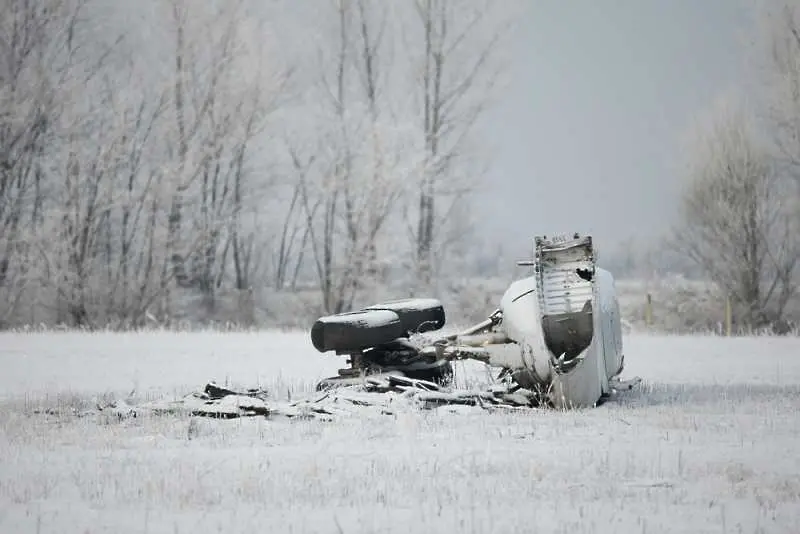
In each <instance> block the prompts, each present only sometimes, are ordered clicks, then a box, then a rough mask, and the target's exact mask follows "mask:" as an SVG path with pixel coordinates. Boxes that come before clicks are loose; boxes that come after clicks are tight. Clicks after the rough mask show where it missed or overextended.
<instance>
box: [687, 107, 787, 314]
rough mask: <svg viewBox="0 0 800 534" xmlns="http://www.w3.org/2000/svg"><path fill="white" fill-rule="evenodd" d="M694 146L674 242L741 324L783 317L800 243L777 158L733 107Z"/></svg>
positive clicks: (722, 110)
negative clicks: (733, 309) (727, 298)
mask: <svg viewBox="0 0 800 534" xmlns="http://www.w3.org/2000/svg"><path fill="white" fill-rule="evenodd" d="M692 145H693V147H694V150H695V151H694V152H693V153H692V154H691V158H690V166H689V174H688V178H689V183H688V184H687V186H686V188H685V191H684V196H683V200H682V205H681V218H680V224H679V225H678V227H677V228H676V230H675V233H674V236H673V244H674V245H675V246H676V247H677V249H678V250H680V251H682V252H683V253H684V254H685V255H686V256H687V257H688V258H690V259H691V260H692V261H693V262H695V263H696V264H697V265H698V267H700V268H701V269H702V270H703V271H704V272H705V274H706V275H707V276H708V277H709V278H710V279H711V280H712V281H713V282H715V283H716V284H717V285H718V286H719V287H720V288H722V289H723V290H724V291H725V292H727V294H728V295H729V296H730V297H731V299H732V301H733V303H734V305H735V306H736V312H737V314H736V315H737V322H738V324H740V325H741V326H742V327H759V326H763V325H766V324H770V323H773V322H775V321H779V320H781V319H782V317H783V314H784V311H785V308H786V304H787V303H788V301H789V299H790V298H791V297H792V296H793V295H794V294H795V293H796V291H797V284H798V260H799V259H800V246H799V244H798V240H797V239H796V237H795V235H796V234H795V232H796V230H797V228H796V226H795V225H794V221H793V217H791V215H792V213H791V211H790V207H791V205H790V204H789V203H787V196H786V194H785V193H786V190H785V188H784V187H783V182H782V181H781V180H780V179H779V176H778V174H777V173H776V172H775V166H774V165H773V161H772V160H771V158H770V156H769V154H768V153H767V152H766V150H765V149H764V148H763V147H762V146H761V145H759V143H758V142H757V141H756V134H755V131H754V130H753V128H752V125H751V122H750V119H749V118H748V116H747V115H746V113H745V112H744V111H742V110H741V109H739V108H735V107H732V106H719V107H717V108H715V109H714V111H713V114H712V115H711V118H710V122H709V123H708V124H707V125H704V126H703V127H701V128H699V129H698V131H697V132H696V136H695V138H694V139H693V143H692Z"/></svg>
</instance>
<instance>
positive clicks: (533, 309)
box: [484, 268, 623, 408]
mask: <svg viewBox="0 0 800 534" xmlns="http://www.w3.org/2000/svg"><path fill="white" fill-rule="evenodd" d="M572 272H574V269H573V270H572ZM565 273H566V274H565ZM560 274H561V275H563V276H560V278H558V282H557V283H553V284H551V285H550V286H548V284H547V280H546V279H545V280H544V283H543V278H545V277H542V276H531V277H528V278H524V279H521V280H518V281H516V282H514V283H512V284H511V286H510V287H509V288H508V289H507V290H506V292H505V294H504V295H503V298H502V300H501V304H500V311H501V312H502V323H501V324H500V325H499V330H500V332H501V333H502V334H503V335H504V337H505V338H506V339H507V341H508V342H505V343H492V344H486V345H484V348H485V349H486V351H487V352H488V354H489V362H488V363H489V364H490V365H492V366H498V367H503V368H507V369H510V370H511V371H512V372H513V373H515V379H516V380H517V381H518V382H520V383H521V384H522V385H523V386H524V387H534V386H539V387H542V386H543V387H544V388H546V390H547V391H548V396H549V398H550V400H551V402H552V403H553V405H554V406H556V407H558V408H580V407H587V406H593V405H595V404H596V403H597V402H598V401H599V400H600V399H601V398H602V397H603V396H604V395H606V394H608V393H609V390H610V387H609V381H610V380H611V379H612V378H614V377H615V376H617V375H619V373H620V372H621V371H622V363H623V360H622V329H621V323H620V315H619V304H618V301H617V296H616V290H615V287H614V279H613V277H612V276H611V274H610V273H609V272H608V271H605V270H603V269H600V268H595V269H594V276H593V278H592V280H591V281H586V280H582V279H580V278H579V277H577V276H575V277H573V276H572V275H571V274H570V273H569V271H568V270H564V272H563V273H560ZM559 294H561V298H560V297H559ZM576 299H577V300H576ZM587 300H588V301H590V302H591V309H592V319H591V320H592V323H591V324H592V331H591V341H590V342H589V343H588V346H587V347H586V348H585V350H583V351H582V353H581V354H580V355H579V356H578V358H579V363H577V365H575V366H574V367H572V368H570V370H568V371H566V372H557V366H558V362H557V359H558V357H559V356H560V355H559V354H554V353H553V352H552V351H551V350H550V349H549V348H548V345H547V343H546V336H545V331H544V325H543V318H544V316H546V315H548V313H547V312H550V313H561V314H564V313H570V312H573V311H580V308H578V309H574V308H573V309H570V306H571V305H573V304H575V303H580V302H583V303H585V302H586V301H587ZM565 306H566V307H565ZM543 308H544V309H543Z"/></svg>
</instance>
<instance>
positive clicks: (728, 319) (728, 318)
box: [725, 295, 733, 337]
mask: <svg viewBox="0 0 800 534" xmlns="http://www.w3.org/2000/svg"><path fill="white" fill-rule="evenodd" d="M732 323H733V310H732V309H731V296H730V295H725V335H726V336H728V337H730V335H731V330H732V327H733V324H732Z"/></svg>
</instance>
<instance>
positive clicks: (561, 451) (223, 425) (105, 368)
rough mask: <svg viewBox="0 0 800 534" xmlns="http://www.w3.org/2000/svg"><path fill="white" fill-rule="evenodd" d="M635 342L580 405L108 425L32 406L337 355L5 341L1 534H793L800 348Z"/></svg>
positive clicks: (271, 373) (233, 378)
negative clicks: (616, 391)
mask: <svg viewBox="0 0 800 534" xmlns="http://www.w3.org/2000/svg"><path fill="white" fill-rule="evenodd" d="M625 341H626V354H627V357H626V362H627V372H626V375H627V376H633V375H638V376H641V377H642V378H643V379H645V384H644V385H643V386H642V387H641V388H640V390H639V391H636V392H632V393H629V394H627V395H625V396H624V397H621V398H619V399H618V400H616V401H614V402H610V403H608V404H606V405H604V406H601V407H599V408H596V409H592V410H585V411H580V412H567V413H558V412H552V411H551V412H548V411H543V412H528V413H524V414H501V413H494V414H489V413H482V412H475V411H470V410H467V411H459V412H457V413H451V412H449V411H447V410H441V411H439V412H425V413H415V412H400V413H398V414H397V415H392V416H358V415H356V416H352V417H346V418H344V419H341V420H338V421H336V422H329V423H324V422H319V421H293V422H292V421H284V420H281V421H271V420H264V419H249V420H237V421H215V420H208V419H189V418H185V417H139V418H136V419H130V420H126V421H123V422H115V421H99V422H98V420H96V419H89V418H87V419H77V418H71V417H67V416H47V417H46V416H36V415H32V414H31V413H30V411H31V408H32V407H34V406H38V405H48V406H51V407H53V406H57V405H59V404H67V405H75V404H82V403H86V402H89V401H90V400H91V399H92V397H93V396H95V395H104V394H116V395H119V394H127V393H128V392H129V391H130V390H131V389H134V387H136V388H137V391H138V392H139V395H140V396H142V397H153V396H158V395H175V394H183V393H185V392H186V391H188V390H191V389H194V388H198V387H201V386H202V385H203V384H204V383H205V381H206V380H209V379H216V380H218V381H219V382H225V381H226V380H227V381H228V382H229V383H231V384H238V385H252V384H255V383H256V382H258V383H260V384H261V385H264V386H266V387H268V388H272V389H273V390H274V391H275V393H276V395H278V396H280V397H284V398H285V397H286V396H287V395H288V394H289V393H290V392H291V394H293V395H295V396H296V395H302V394H304V393H307V392H308V391H309V390H310V388H311V387H312V385H313V383H314V382H315V380H317V379H318V378H320V377H322V376H327V375H330V374H331V373H333V372H335V370H336V369H337V368H338V366H339V364H340V363H341V361H340V360H339V359H338V358H336V357H332V356H322V355H319V354H317V353H316V352H315V351H314V350H313V348H311V347H310V344H309V343H308V341H307V336H306V335H305V334H304V333H298V334H292V333H280V334H270V333H260V334H259V333H247V334H214V333H195V334H188V333H187V334H169V333H163V332H161V333H152V334H135V335H134V334H72V333H60V334H5V335H0V391H2V394H3V397H4V398H3V401H2V406H0V532H4V533H5V532H9V533H11V532H20V533H24V532H54V533H56V532H57V533H73V532H74V533H85V532H89V533H96V532H114V533H122V532H149V533H156V532H165V533H166V532H169V533H175V532H226V533H231V532H256V531H257V532H332V533H336V532H343V533H350V532H401V533H409V532H426V533H427V532H537V533H538V532H563V533H565V534H566V533H569V534H573V533H579V532H594V533H603V532H614V533H615V534H618V533H623V532H624V533H640V532H647V533H654V532H692V533H704V532H708V533H725V532H727V533H733V532H745V533H756V532H800V453H798V452H797V451H799V450H800V418H798V415H797V414H798V410H800V339H796V338H738V339H725V338H717V337H713V336H708V337H666V336H664V337H656V336H642V335H634V336H629V337H627V338H626V340H625ZM459 369H460V370H462V371H463V373H462V374H466V375H468V376H469V378H470V379H471V380H475V379H477V378H479V377H480V374H481V368H480V366H475V365H464V366H461V367H459ZM463 378H464V377H463V376H462V379H463Z"/></svg>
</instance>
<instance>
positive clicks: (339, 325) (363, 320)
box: [311, 310, 405, 352]
mask: <svg viewBox="0 0 800 534" xmlns="http://www.w3.org/2000/svg"><path fill="white" fill-rule="evenodd" d="M404 334H405V333H404V330H403V325H402V323H401V321H400V317H399V316H398V315H397V314H396V313H395V312H393V311H391V310H361V311H355V312H348V313H340V314H337V315H329V316H326V317H321V318H319V319H317V321H316V322H315V323H314V325H313V326H312V327H311V343H312V344H313V345H314V348H315V349H317V350H318V351H320V352H327V351H336V352H357V351H360V350H364V349H368V348H370V347H375V346H376V345H380V344H382V343H388V342H390V341H392V340H395V339H397V338H398V337H403V335H404Z"/></svg>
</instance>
